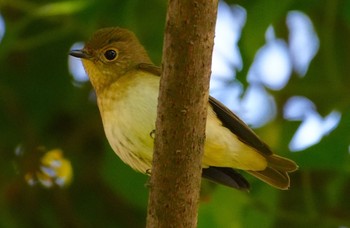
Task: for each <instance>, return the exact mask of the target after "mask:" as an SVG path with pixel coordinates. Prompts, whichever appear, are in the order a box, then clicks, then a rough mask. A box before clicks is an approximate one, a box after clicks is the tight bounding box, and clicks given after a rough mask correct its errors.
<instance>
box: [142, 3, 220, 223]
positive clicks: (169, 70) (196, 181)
mask: <svg viewBox="0 0 350 228" xmlns="http://www.w3.org/2000/svg"><path fill="white" fill-rule="evenodd" d="M217 4H218V1H217V0H208V1H195V0H182V1H181V0H170V1H169V6H168V12H167V21H166V27H165V38H164V46H163V72H162V78H161V82H160V92H159V100H158V113H157V115H158V116H157V121H156V139H155V150H154V158H153V168H152V175H151V180H150V186H151V188H150V196H149V208H148V217H147V227H196V225H197V209H198V198H199V190H200V181H201V161H202V155H203V148H204V141H205V124H206V117H207V105H208V96H209V95H208V89H209V78H210V72H211V70H210V69H211V56H212V50H213V44H214V30H215V22H216V14H217Z"/></svg>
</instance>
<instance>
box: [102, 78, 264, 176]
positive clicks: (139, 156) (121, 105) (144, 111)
mask: <svg viewBox="0 0 350 228" xmlns="http://www.w3.org/2000/svg"><path fill="white" fill-rule="evenodd" d="M140 74H141V75H140ZM140 74H139V75H138V76H137V77H136V76H135V75H134V76H132V75H126V76H125V77H128V80H127V83H123V79H119V80H118V81H117V82H116V83H114V84H112V85H111V87H110V88H108V89H106V91H104V93H103V94H100V95H99V99H98V104H99V108H100V112H101V116H102V121H103V126H104V130H105V133H106V136H107V139H108V141H109V143H110V145H111V147H112V148H113V150H114V151H115V153H116V154H117V155H118V156H119V157H120V158H121V159H122V160H123V161H124V162H125V163H127V164H128V165H130V166H131V167H132V168H133V169H135V170H138V171H140V172H143V173H146V172H147V171H148V170H150V169H151V164H152V155H153V138H152V137H151V134H150V133H151V132H152V131H153V130H154V129H155V121H156V109H157V100H158V86H159V77H156V76H153V75H148V74H147V73H143V72H140ZM113 91H117V92H113ZM202 164H203V168H205V167H208V166H217V167H232V168H238V169H243V170H263V169H265V168H266V166H267V162H266V160H265V158H264V157H263V156H261V155H260V154H259V153H258V152H257V151H255V149H253V148H251V147H249V146H247V145H246V144H244V143H242V142H241V141H240V140H239V139H237V137H236V136H235V135H234V134H232V132H231V131H229V130H228V129H227V128H225V127H223V126H222V124H221V122H220V121H219V120H218V119H217V118H216V115H215V113H214V111H213V110H212V109H211V107H210V106H209V107H208V119H207V129H206V142H205V150H204V156H203V162H202Z"/></svg>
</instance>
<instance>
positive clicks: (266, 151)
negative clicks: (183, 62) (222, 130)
mask: <svg viewBox="0 0 350 228" xmlns="http://www.w3.org/2000/svg"><path fill="white" fill-rule="evenodd" d="M209 104H210V105H211V107H212V108H213V110H214V112H215V114H216V116H217V117H218V118H219V120H220V121H221V122H222V125H223V126H224V127H226V128H228V129H229V130H230V131H231V132H232V133H233V134H235V135H236V136H237V137H238V139H239V140H241V141H242V142H244V143H245V144H247V145H249V146H251V147H253V148H255V149H256V150H257V151H258V152H259V153H261V154H262V155H264V156H269V155H272V151H271V150H270V148H269V147H268V146H267V145H266V144H265V143H264V142H263V141H261V139H260V138H259V137H258V136H257V135H256V134H255V133H254V132H253V131H252V130H251V129H250V128H249V127H248V126H247V125H246V124H245V123H244V122H243V121H242V120H241V119H240V118H239V117H238V116H236V115H235V114H234V113H233V112H232V111H231V110H230V109H228V108H227V107H226V106H224V105H223V104H222V103H221V102H220V101H218V100H216V99H215V98H213V97H209Z"/></svg>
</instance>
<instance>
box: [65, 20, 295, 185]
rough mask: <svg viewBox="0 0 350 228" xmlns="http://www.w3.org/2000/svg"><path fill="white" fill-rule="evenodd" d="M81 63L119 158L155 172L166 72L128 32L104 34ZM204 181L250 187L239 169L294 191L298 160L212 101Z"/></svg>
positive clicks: (78, 54)
mask: <svg viewBox="0 0 350 228" xmlns="http://www.w3.org/2000/svg"><path fill="white" fill-rule="evenodd" d="M70 55H72V56H75V57H78V58H81V59H82V62H83V65H84V68H85V71H86V72H87V74H88V76H89V78H90V81H91V83H92V86H93V87H94V89H95V91H96V94H97V102H98V107H99V110H100V114H101V117H102V122H103V127H104V130H105V133H106V136H107V139H108V141H109V144H110V145H111V147H112V148H113V150H114V151H115V153H116V154H117V155H118V156H119V157H120V158H121V160H123V161H124V162H125V163H126V164H128V165H129V166H131V167H132V168H133V169H135V170H137V171H139V172H142V173H148V171H149V170H151V168H152V155H153V138H152V137H151V135H150V134H151V132H153V130H154V129H155V122H156V113H157V99H158V90H159V80H160V77H159V76H160V74H161V70H160V68H159V67H157V66H155V65H154V64H153V63H152V61H151V60H150V58H149V57H148V54H147V52H146V50H145V49H144V47H143V46H142V45H141V44H140V42H139V41H138V39H137V38H136V36H135V35H134V33H132V32H130V31H128V30H127V29H123V28H118V27H116V28H104V29H100V30H98V31H97V32H96V33H95V34H94V35H93V36H92V38H91V39H90V41H88V42H87V43H86V44H85V47H84V48H83V49H82V50H72V51H71V52H70ZM202 167H203V172H202V173H203V174H202V175H203V177H204V178H207V179H209V180H212V181H214V182H217V183H220V184H223V185H226V186H229V187H233V188H237V189H243V190H244V189H249V183H248V182H247V181H246V180H245V178H244V177H243V176H241V175H240V174H239V173H238V172H237V171H235V170H234V169H241V170H244V171H246V172H248V173H250V174H251V175H253V176H255V177H257V178H259V179H261V180H262V181H264V182H266V183H268V184H270V185H271V186H273V187H276V188H278V189H288V188H289V185H290V180H289V175H288V172H293V171H295V170H297V168H298V166H297V165H296V163H295V162H293V161H292V160H289V159H287V158H283V157H280V156H277V155H275V154H273V153H272V152H271V150H270V149H269V147H268V146H267V145H266V144H265V143H264V142H262V141H261V140H260V139H259V137H258V136H257V135H256V134H255V133H254V132H253V131H252V130H251V129H250V128H249V127H248V126H247V125H246V124H245V123H243V121H241V120H240V119H239V118H238V117H237V116H236V115H235V114H233V113H232V112H231V111H230V110H229V109H228V108H226V107H225V106H224V105H223V104H221V103H220V102H219V101H217V100H215V99H214V98H212V97H210V99H209V102H208V116H207V123H206V141H205V148H204V155H203V160H202Z"/></svg>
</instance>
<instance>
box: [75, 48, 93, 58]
mask: <svg viewBox="0 0 350 228" xmlns="http://www.w3.org/2000/svg"><path fill="white" fill-rule="evenodd" d="M69 54H70V55H71V56H74V57H77V58H81V59H91V57H92V56H91V55H89V54H88V53H87V52H86V51H84V50H71V51H70V52H69Z"/></svg>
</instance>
